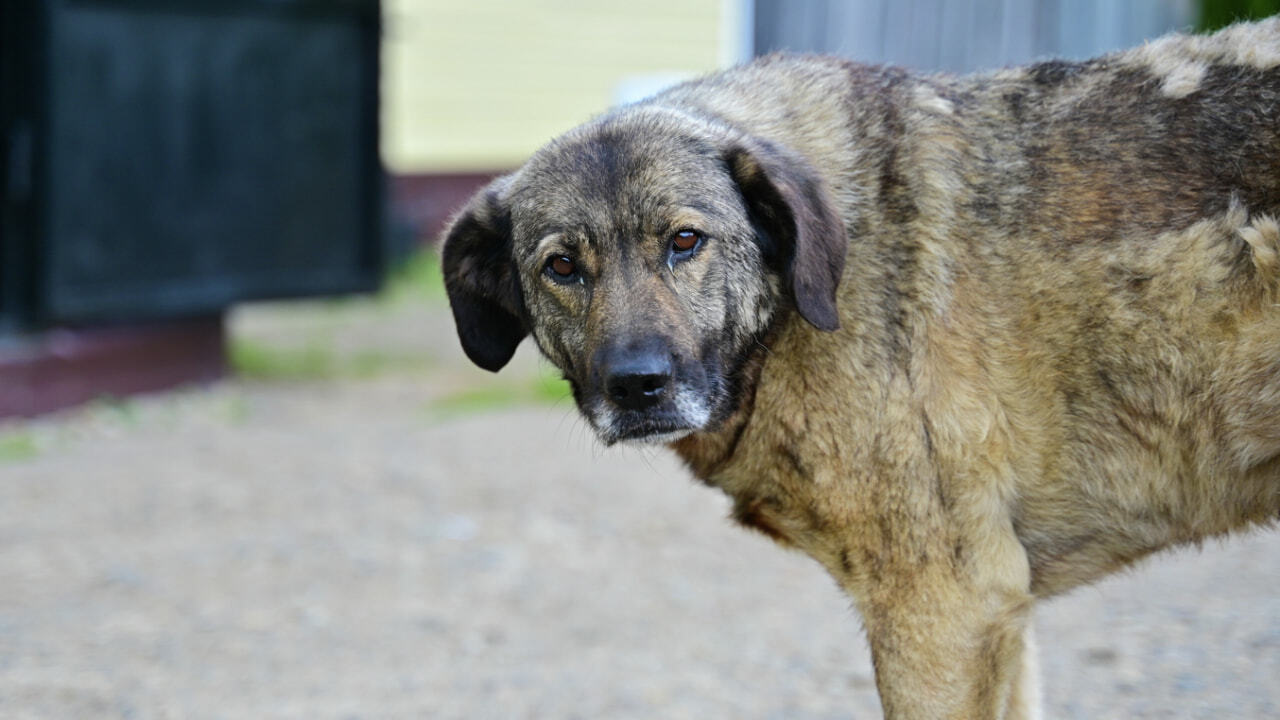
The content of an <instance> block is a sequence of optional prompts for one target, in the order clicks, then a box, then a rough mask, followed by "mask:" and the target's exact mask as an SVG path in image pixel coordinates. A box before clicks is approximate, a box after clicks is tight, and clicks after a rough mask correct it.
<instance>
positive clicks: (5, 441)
mask: <svg viewBox="0 0 1280 720" xmlns="http://www.w3.org/2000/svg"><path fill="white" fill-rule="evenodd" d="M39 454H40V446H39V445H37V444H36V439H35V438H34V437H33V436H32V435H31V433H27V432H22V431H17V432H11V433H5V434H0V463H5V462H20V461H22V460H30V459H31V458H33V457H36V456H37V455H39Z"/></svg>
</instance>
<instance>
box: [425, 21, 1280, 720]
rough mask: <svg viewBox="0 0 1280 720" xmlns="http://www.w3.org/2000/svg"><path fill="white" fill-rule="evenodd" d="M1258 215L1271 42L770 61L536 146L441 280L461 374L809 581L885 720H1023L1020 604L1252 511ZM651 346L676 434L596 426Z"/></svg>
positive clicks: (1266, 343) (1264, 253) (1263, 194)
mask: <svg viewBox="0 0 1280 720" xmlns="http://www.w3.org/2000/svg"><path fill="white" fill-rule="evenodd" d="M1277 215H1280V21H1277V20H1271V21H1267V22H1263V23H1258V24H1252V25H1237V26H1233V27H1231V28H1229V29H1227V30H1224V31H1222V32H1220V33H1218V34H1216V35H1213V36H1209V37H1187V36H1177V35H1175V36H1169V37H1167V38H1164V39H1161V40H1159V41H1157V42H1154V43H1151V44H1148V45H1146V46H1144V47H1142V48H1138V49H1136V50H1132V51H1129V52H1124V53H1119V54H1114V55H1109V56H1106V57H1102V58H1098V59H1095V60H1091V61H1088V62H1080V63H1076V62H1060V61H1054V62H1046V63H1041V64H1038V65H1033V66H1030V67H1026V68H1020V69H1010V70H1002V71H998V72H994V73H990V74H984V75H977V76H967V77H950V76H944V75H929V76H924V75H915V74H911V73H908V72H905V71H902V70H898V69H894V68H886V67H867V66H862V65H857V64H853V63H849V62H845V61H842V60H838V59H833V58H825V57H795V56H770V57H766V58H763V59H760V60H757V61H755V62H753V63H751V64H748V65H745V66H742V67H739V68H735V69H732V70H729V71H727V72H723V73H720V74H717V75H712V76H710V77H707V78H704V79H701V80H698V81H695V82H692V83H688V84H685V85H682V86H679V87H677V88H675V89H672V90H670V91H668V92H666V93H664V94H662V95H660V96H658V97H656V98H654V99H652V100H649V101H645V102H642V103H639V104H636V105H632V106H628V107H624V108H621V109H618V110H616V111H613V112H610V113H608V114H606V115H603V116H601V117H599V118H597V119H595V120H593V121H591V122H589V123H587V124H586V125H584V126H582V127H579V128H577V129H575V130H573V131H571V132H569V133H568V134H566V135H565V136H563V137H561V138H559V139H557V140H556V141H554V142H552V143H551V144H550V145H549V146H548V147H546V148H544V149H543V150H542V151H540V152H539V153H537V154H536V155H535V156H534V157H533V158H532V159H531V160H530V161H529V163H528V164H527V165H525V166H524V167H523V168H522V169H520V170H519V171H517V172H515V173H514V174H512V175H510V176H507V177H505V178H502V179H500V180H498V181H496V182H495V183H494V185H493V186H491V187H490V188H488V189H487V190H485V191H484V192H482V193H481V194H480V195H479V196H477V198H476V199H475V200H474V201H473V202H472V204H471V205H470V206H469V207H468V208H467V209H465V210H464V211H463V213H462V214H461V215H460V216H459V218H458V219H457V221H456V223H455V224H454V226H453V228H452V229H451V231H450V232H449V234H448V237H447V241H446V244H445V246H444V269H445V273H446V281H447V286H448V289H449V294H450V298H451V300H452V303H453V308H454V311H455V313H456V317H457V320H458V329H459V334H460V336H461V339H462V342H463V345H464V347H465V348H466V349H467V352H468V353H469V354H470V355H471V357H472V358H474V359H475V360H476V361H477V362H478V363H479V364H481V365H482V366H485V367H487V368H489V369H494V370H496V369H497V368H499V367H501V366H502V365H503V364H504V363H505V362H506V361H507V359H508V358H509V357H510V354H511V352H513V351H514V348H515V345H516V344H517V343H518V342H519V341H520V339H521V338H522V337H523V336H524V335H525V334H526V333H530V332H531V333H532V335H533V337H534V339H535V340H536V341H537V343H538V346H539V347H540V348H541V349H542V351H543V352H544V353H545V354H546V355H547V357H548V358H550V359H551V361H552V362H554V363H555V364H556V365H557V366H558V367H560V368H561V369H562V370H563V371H564V373H565V375H566V377H567V378H568V379H569V380H570V381H571V382H572V384H573V387H574V389H575V395H576V396H577V399H578V402H579V404H580V406H581V407H582V409H583V411H584V413H585V414H586V415H587V418H588V420H589V421H590V422H591V423H592V424H593V425H594V426H595V427H596V429H597V430H598V431H599V432H600V433H601V436H602V437H603V438H604V439H605V440H606V442H612V441H614V440H616V439H618V437H620V436H621V435H624V434H626V432H629V433H630V434H632V435H636V434H638V435H657V436H658V437H659V438H660V439H663V440H666V441H668V442H669V444H670V445H671V447H673V448H674V450H675V451H676V452H677V453H678V454H679V455H680V456H681V457H682V458H684V460H685V461H686V462H687V463H688V465H689V467H690V468H691V469H692V471H693V473H694V474H695V475H696V476H697V477H699V478H700V479H702V480H704V481H705V482H707V483H710V484H712V485H714V486H716V487H719V488H722V489H723V490H724V491H725V492H726V493H728V494H729V495H730V496H731V497H732V498H733V500H734V516H735V517H736V518H737V519H738V520H739V521H741V522H743V523H745V524H747V525H750V526H753V527H755V528H758V529H759V530H761V531H763V532H765V533H767V534H768V535H770V536H771V537H773V538H775V539H776V540H778V541H779V542H781V543H783V544H786V545H790V546H793V547H795V548H798V549H800V550H802V551H804V552H806V553H808V554H809V555H811V556H813V557H814V558H816V559H817V560H818V561H819V562H821V563H822V564H823V565H824V566H825V567H826V568H827V569H828V570H829V571H830V572H831V574H832V575H833V576H834V577H835V578H836V580H837V581H838V582H839V584H840V585H841V586H842V587H843V588H844V589H845V590H846V591H847V592H848V593H849V594H850V595H851V596H852V597H853V599H854V601H855V602H856V605H857V607H858V608H859V610H860V612H861V613H862V616H863V618H864V621H865V627H866V632H867V635H868V638H869V641H870V645H871V649H872V652H873V657H874V661H875V668H876V680H877V684H878V687H879V690H880V694H881V698H882V702H883V706H884V709H885V714H886V715H887V716H889V717H892V718H930V719H932V718H943V717H954V718H961V717H963V718H997V717H1006V718H1022V717H1029V716H1033V715H1035V714H1036V709H1035V704H1036V695H1037V691H1036V685H1035V677H1034V672H1033V671H1031V670H1029V669H1027V668H1028V667H1029V665H1028V663H1029V662H1030V659H1031V653H1030V652H1029V650H1028V648H1027V643H1028V640H1027V639H1026V628H1027V625H1028V618H1029V615H1030V613H1031V610H1032V606H1033V604H1034V602H1035V601H1036V600H1037V599H1039V598H1044V597H1048V596H1051V595H1054V594H1057V593H1061V592H1063V591H1065V590H1068V589H1070V588H1072V587H1076V586H1078V585H1080V584H1082V583H1088V582H1090V581H1093V580H1095V579H1097V578H1099V577H1101V576H1103V575H1105V574H1107V573H1110V572H1112V571H1115V570H1117V569H1119V568H1122V567H1124V566H1126V565H1128V564H1129V563H1132V562H1133V561H1135V560H1137V559H1139V558H1142V557H1144V556H1146V555H1148V554H1149V553H1152V552H1154V551H1156V550H1159V549H1161V548H1165V547H1169V546H1171V545H1177V544H1182V543H1194V542H1197V541H1199V540H1201V539H1202V538H1205V537H1209V536H1215V535H1221V534H1224V533H1228V532H1231V531H1233V530H1237V529H1240V528H1244V527H1246V526H1249V525H1251V524H1268V523H1271V522H1273V521H1274V520H1275V519H1276V518H1277V516H1278V514H1280V309H1277V295H1278V294H1280V226H1277V223H1276V221H1275V220H1274V218H1275V217H1276V216H1277ZM682 227H695V228H698V229H700V230H701V231H703V232H704V233H705V234H706V236H707V240H706V241H705V243H704V245H703V246H702V247H701V249H700V250H698V251H697V253H696V254H695V255H694V257H692V258H691V259H689V260H687V261H685V262H682V263H678V264H672V265H670V266H669V265H668V264H667V262H666V258H667V255H666V248H667V245H666V242H667V238H668V237H670V235H671V233H672V232H674V231H675V230H678V229H680V228H682ZM551 253H560V254H568V255H570V256H571V257H573V258H575V259H576V261H577V262H578V264H579V266H580V267H581V268H582V281H581V282H575V283H571V284H567V285H563V284H558V283H555V282H552V281H551V280H550V278H549V277H548V276H547V275H546V273H545V272H544V270H543V267H544V265H543V263H544V262H545V261H546V258H547V256H548V254H551ZM654 338H657V339H658V340H656V341H660V342H662V343H665V346H664V347H666V348H668V349H669V352H670V354H671V357H672V358H674V367H675V371H674V375H675V378H676V383H677V385H676V389H675V390H674V391H673V392H674V396H679V397H680V398H683V399H681V400H679V402H681V403H683V405H682V406H681V408H674V409H671V408H668V409H667V410H668V411H669V412H668V415H667V416H665V417H666V419H665V420H663V419H662V418H657V419H654V418H656V417H657V416H656V415H655V416H654V417H653V418H651V417H649V416H645V417H644V418H641V420H639V421H634V422H631V421H628V422H631V425H630V426H626V422H624V420H625V418H623V416H621V415H619V414H618V413H617V412H615V411H614V409H611V408H610V407H609V406H608V401H607V399H602V394H601V390H600V387H599V386H600V383H601V380H600V378H599V375H600V372H601V370H600V368H599V363H600V362H602V361H601V360H600V358H601V357H602V355H601V353H602V352H603V349H604V348H614V349H615V350H616V349H617V348H619V347H621V348H623V351H624V352H625V351H626V350H627V348H632V347H638V345H637V343H640V342H641V340H643V339H648V340H646V341H652V342H656V341H655V340H653V339H654ZM699 403H701V405H699ZM672 417H675V418H677V421H678V422H683V421H680V420H679V418H685V419H686V420H687V419H688V418H695V419H696V420H698V421H699V423H700V424H697V426H696V427H693V428H691V429H686V430H684V431H680V432H669V430H670V427H671V422H669V421H670V420H671V418H672ZM637 422H639V425H637V424H636V423H637ZM678 422H677V424H678ZM645 423H649V424H647V425H646V424H645ZM619 424H621V425H622V426H626V427H630V430H627V431H626V432H621V431H618V427H617V426H619ZM637 428H638V429H637ZM624 429H625V428H624Z"/></svg>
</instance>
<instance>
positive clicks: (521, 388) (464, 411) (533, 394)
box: [427, 377, 571, 419]
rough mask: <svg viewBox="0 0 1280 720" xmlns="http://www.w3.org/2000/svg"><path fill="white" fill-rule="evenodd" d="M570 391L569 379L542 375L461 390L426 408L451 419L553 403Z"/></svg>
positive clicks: (432, 412) (440, 417)
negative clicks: (521, 381) (567, 380)
mask: <svg viewBox="0 0 1280 720" xmlns="http://www.w3.org/2000/svg"><path fill="white" fill-rule="evenodd" d="M570 395H571V392H570V390H569V383H568V382H566V381H564V380H561V379H559V378H552V377H539V378H536V379H533V380H530V381H529V382H527V383H525V384H520V385H515V384H511V383H495V384H492V385H485V386H482V387H474V388H466V389H463V390H459V391H457V392H454V393H450V394H448V395H445V396H444V397H441V398H439V399H437V400H436V401H434V402H433V403H431V405H430V406H428V408H427V412H428V414H430V415H431V417H432V418H433V419H451V418H456V417H460V416H464V415H474V414H478V413H484V412H493V411H495V410H505V409H507V408H512V407H518V406H521V405H553V404H555V403H558V402H561V401H564V400H566V399H568V398H569V397H570Z"/></svg>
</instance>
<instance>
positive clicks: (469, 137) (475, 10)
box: [382, 0, 743, 175]
mask: <svg viewBox="0 0 1280 720" xmlns="http://www.w3.org/2000/svg"><path fill="white" fill-rule="evenodd" d="M742 6H743V3H741V2H728V1H726V0H646V2H634V0H590V1H584V0H578V1H574V0H521V1H520V2H512V1H511V0H384V4H383V16H384V24H385V30H384V33H385V37H384V49H383V73H384V74H383V85H382V87H383V100H382V106H383V119H382V132H383V137H382V154H383V159H384V161H385V162H386V164H387V167H388V169H389V170H390V171H391V172H392V173H394V174H397V175H417V174H423V173H442V172H455V173H456V172H483V171H492V170H502V169H506V168H510V167H514V166H516V165H518V164H519V163H520V162H521V161H523V160H524V159H525V158H526V157H527V156H528V155H529V153H531V152H532V151H533V150H535V149H536V148H538V147H539V146H541V145H542V144H543V143H545V142H546V141H547V140H549V139H550V138H552V137H554V136H555V135H558V134H560V133H561V132H563V131H564V130H566V129H568V128H570V127H572V126H574V125H576V124H578V123H580V122H582V121H583V120H586V119H588V118H590V117H591V116H592V115H595V114H597V113H599V112H600V111H602V110H604V109H606V108H607V107H608V106H610V105H611V104H613V103H614V102H615V101H616V100H618V99H625V98H621V96H620V95H619V93H620V92H621V93H624V94H627V95H629V96H632V97H633V96H634V95H636V94H637V93H643V92H644V90H645V89H649V88H651V87H655V85H654V82H653V81H656V82H657V83H658V84H661V82H662V81H670V80H673V79H678V78H682V77H690V76H694V75H698V74H701V73H705V72H708V71H711V70H714V69H715V68H717V67H719V66H721V65H723V64H727V63H728V62H729V61H731V60H732V59H734V58H733V54H734V52H736V51H734V50H732V49H731V48H732V46H734V44H735V39H734V38H735V36H734V29H733V28H734V27H736V23H737V22H738V21H737V19H735V18H734V17H733V16H734V15H735V14H740V13H742V12H743V10H742V9H741V8H742ZM628 88H630V89H629V90H628Z"/></svg>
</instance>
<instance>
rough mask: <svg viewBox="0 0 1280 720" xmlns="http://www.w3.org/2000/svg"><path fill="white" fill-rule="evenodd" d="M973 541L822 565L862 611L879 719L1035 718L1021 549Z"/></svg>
mask: <svg viewBox="0 0 1280 720" xmlns="http://www.w3.org/2000/svg"><path fill="white" fill-rule="evenodd" d="M972 539H973V540H974V542H975V543H976V544H973V545H968V544H966V543H963V542H958V541H954V540H952V541H951V543H952V547H951V548H950V549H949V551H946V550H945V549H944V547H942V546H941V545H942V543H938V542H935V540H936V539H930V540H929V541H928V543H927V544H928V546H927V547H919V546H917V547H908V546H909V545H912V544H914V542H912V541H907V542H900V541H898V540H896V539H891V540H890V543H892V544H896V545H897V547H896V548H895V549H894V550H892V551H889V552H885V550H886V547H885V546H884V545H881V546H880V547H879V548H877V549H875V550H872V549H870V548H865V547H864V549H863V550H862V551H860V552H859V551H855V550H851V549H848V548H849V546H848V545H846V546H845V548H846V549H845V550H844V551H843V552H842V553H839V554H838V556H837V557H836V558H835V562H833V563H829V567H830V569H831V570H832V572H833V574H834V575H835V576H836V578H837V580H838V581H839V582H840V583H841V585H842V586H843V587H844V588H845V589H846V591H848V592H849V593H850V594H851V595H852V596H853V597H854V598H855V601H856V603H857V605H858V608H859V610H860V611H861V613H862V616H863V621H864V625H865V628H866V632H867V637H868V641H869V643H870V645H871V651H872V659H873V661H874V664H875V671H876V685H877V687H878V688H879V691H880V698H881V703H882V704H883V707H884V712H885V717H886V718H890V719H891V720H904V719H911V720H916V719H919V720H925V719H929V720H934V719H938V718H966V719H971V720H986V719H988V718H990V719H1003V718H1007V719H1010V720H1013V719H1022V718H1036V717H1039V709H1038V705H1039V692H1038V684H1037V678H1036V677H1035V671H1034V669H1033V668H1034V657H1033V656H1032V653H1033V652H1034V649H1033V648H1031V647H1029V645H1030V643H1029V635H1028V633H1029V623H1030V615H1031V610H1032V598H1031V595H1030V593H1029V579H1028V573H1027V569H1026V562H1025V559H1024V557H1025V556H1024V555H1023V554H1022V548H1021V545H1020V544H1019V543H1018V542H1017V540H1016V538H1014V537H1013V534H1012V532H1011V531H1010V532H1009V533H1008V534H1007V535H1004V536H1001V537H993V536H991V535H985V536H984V537H975V538H972ZM919 540H920V538H919V536H916V538H915V542H919ZM855 547H856V546H855ZM965 547H972V548H973V550H972V551H968V550H963V548H965Z"/></svg>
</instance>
